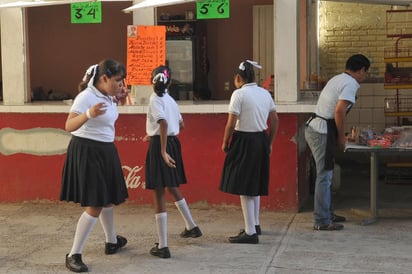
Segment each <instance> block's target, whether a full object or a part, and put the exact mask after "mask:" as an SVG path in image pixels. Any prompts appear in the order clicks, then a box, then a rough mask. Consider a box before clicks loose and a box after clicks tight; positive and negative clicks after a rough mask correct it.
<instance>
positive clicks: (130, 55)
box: [127, 26, 166, 85]
mask: <svg viewBox="0 0 412 274" xmlns="http://www.w3.org/2000/svg"><path fill="white" fill-rule="evenodd" d="M127 34H128V35H127V83H128V84H129V85H151V82H150V77H151V73H152V70H153V69H155V68H156V67H158V66H160V65H164V64H165V61H166V27H165V26H128V31H127Z"/></svg>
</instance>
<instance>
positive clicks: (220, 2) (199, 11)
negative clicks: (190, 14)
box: [196, 0, 230, 19]
mask: <svg viewBox="0 0 412 274" xmlns="http://www.w3.org/2000/svg"><path fill="white" fill-rule="evenodd" d="M229 17H230V0H203V1H196V18H197V19H218V18H229Z"/></svg>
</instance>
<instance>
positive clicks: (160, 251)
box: [150, 243, 170, 259]
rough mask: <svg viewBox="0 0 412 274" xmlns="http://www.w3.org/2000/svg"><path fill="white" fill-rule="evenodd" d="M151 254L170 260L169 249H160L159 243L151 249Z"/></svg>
mask: <svg viewBox="0 0 412 274" xmlns="http://www.w3.org/2000/svg"><path fill="white" fill-rule="evenodd" d="M150 254H152V255H153V256H156V257H159V258H163V259H167V258H170V251H169V248H168V247H167V246H165V247H162V248H159V243H155V246H154V247H152V249H150Z"/></svg>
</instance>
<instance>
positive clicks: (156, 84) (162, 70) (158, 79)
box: [150, 66, 172, 97]
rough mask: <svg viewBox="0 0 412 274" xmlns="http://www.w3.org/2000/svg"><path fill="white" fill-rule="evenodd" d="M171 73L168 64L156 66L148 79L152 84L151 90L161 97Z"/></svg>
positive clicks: (167, 85)
mask: <svg viewBox="0 0 412 274" xmlns="http://www.w3.org/2000/svg"><path fill="white" fill-rule="evenodd" d="M171 79H172V73H171V71H170V68H169V67H168V66H158V67H157V68H155V69H154V70H153V71H152V77H151V79H150V81H151V82H152V84H153V90H154V92H155V93H156V94H157V96H159V97H162V96H163V94H165V92H166V90H167V88H168V87H169V85H170V82H171Z"/></svg>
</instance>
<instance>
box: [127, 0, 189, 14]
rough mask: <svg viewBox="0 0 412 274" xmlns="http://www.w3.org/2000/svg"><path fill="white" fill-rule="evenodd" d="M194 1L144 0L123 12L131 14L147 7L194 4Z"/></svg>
mask: <svg viewBox="0 0 412 274" xmlns="http://www.w3.org/2000/svg"><path fill="white" fill-rule="evenodd" d="M195 1H196V0H144V1H142V2H140V3H137V4H135V5H133V6H131V7H128V8H126V9H124V10H123V11H124V12H131V11H133V10H137V9H141V8H149V7H152V8H154V7H160V6H168V5H175V4H183V3H189V2H195Z"/></svg>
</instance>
